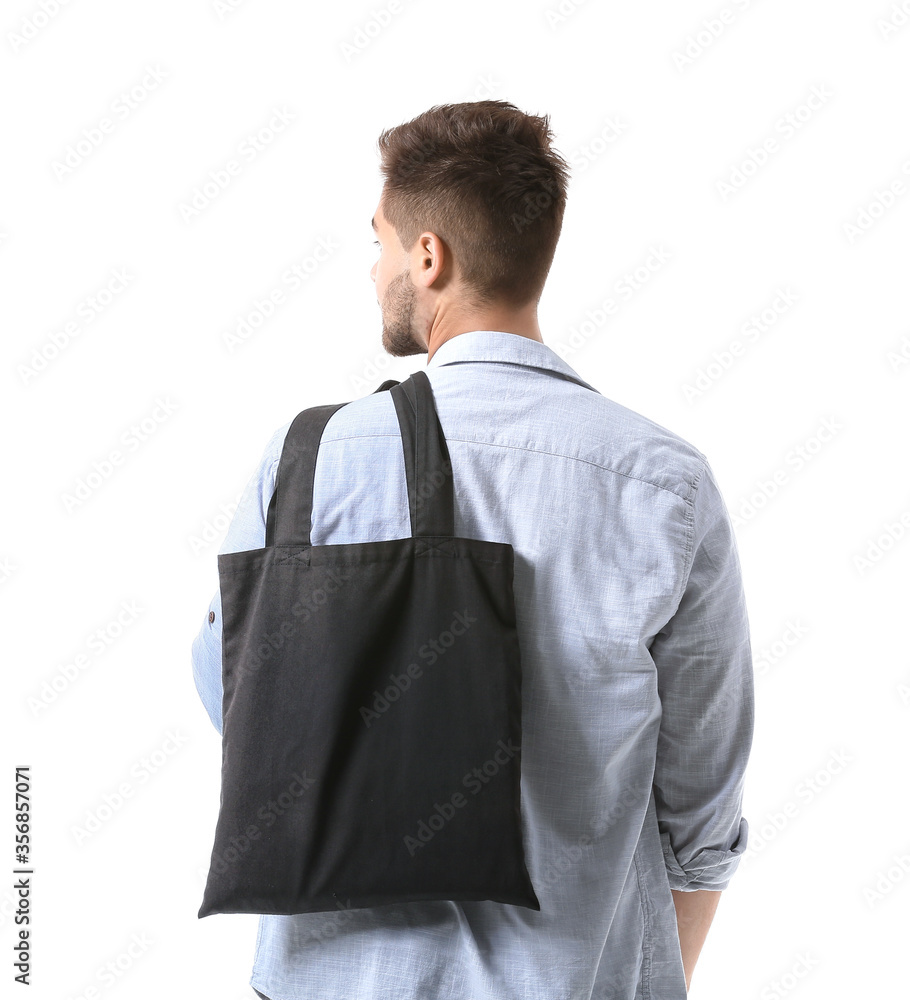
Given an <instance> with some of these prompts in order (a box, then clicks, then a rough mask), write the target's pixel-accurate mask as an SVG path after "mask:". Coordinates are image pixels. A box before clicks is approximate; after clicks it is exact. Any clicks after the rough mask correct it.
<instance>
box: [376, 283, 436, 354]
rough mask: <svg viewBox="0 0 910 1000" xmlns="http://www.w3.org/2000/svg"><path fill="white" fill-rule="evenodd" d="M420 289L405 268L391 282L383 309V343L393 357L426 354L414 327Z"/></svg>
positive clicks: (424, 346) (425, 349)
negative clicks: (413, 282) (415, 308)
mask: <svg viewBox="0 0 910 1000" xmlns="http://www.w3.org/2000/svg"><path fill="white" fill-rule="evenodd" d="M415 300H416V289H415V288H414V286H413V285H412V284H411V281H410V275H409V272H408V271H402V273H401V274H398V275H396V276H395V277H394V278H393V279H392V280H391V281H390V282H389V287H388V289H387V290H386V294H385V301H384V302H383V303H382V304H381V309H382V346H383V347H384V348H385V351H386V353H387V354H391V355H392V357H393V358H406V357H409V356H410V355H412V354H426V353H427V348H426V345H424V344H422V343H421V342H420V341H419V340H418V338H417V334H416V332H415V330H414V303H415Z"/></svg>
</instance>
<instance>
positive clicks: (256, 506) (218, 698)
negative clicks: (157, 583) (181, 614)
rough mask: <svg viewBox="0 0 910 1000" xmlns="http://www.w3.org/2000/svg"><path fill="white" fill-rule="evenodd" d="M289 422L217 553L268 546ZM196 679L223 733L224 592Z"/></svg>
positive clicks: (196, 653) (199, 642)
mask: <svg viewBox="0 0 910 1000" xmlns="http://www.w3.org/2000/svg"><path fill="white" fill-rule="evenodd" d="M290 426H291V422H290V421H288V423H286V424H285V425H284V426H283V427H281V428H279V429H278V430H277V431H276V432H275V433H274V434H273V435H272V438H271V440H270V441H269V443H268V445H267V446H266V449H265V452H264V454H263V456H262V459H261V461H260V462H259V466H258V468H257V469H256V471H255V472H254V473H253V475H252V476H251V477H250V479H249V481H248V482H247V484H246V488H245V489H244V491H243V494H242V496H241V498H240V502H239V503H238V504H237V510H235V511H234V516H233V518H232V519H231V525H230V527H229V528H228V532H227V535H226V536H225V539H224V541H223V542H222V544H221V548H220V549H219V550H218V551H219V554H220V553H222V552H245V551H247V550H248V549H261V548H262V547H263V546H264V545H265V524H266V517H267V516H268V509H269V502H270V500H271V499H272V493H273V492H274V490H275V479H276V476H277V472H278V462H279V461H280V459H281V448H282V445H283V444H284V439H285V437H286V436H287V432H288V430H289V429H290ZM192 663H193V680H194V682H195V684H196V691H197V692H198V694H199V698H200V699H201V701H202V704H203V705H204V707H205V710H206V712H207V713H208V716H209V718H210V719H211V720H212V725H213V726H214V727H215V728H216V729H217V730H218V732H219V733H221V732H222V726H223V720H222V714H221V709H222V699H223V696H224V687H223V683H222V673H221V593H220V590H218V591H216V592H215V596H214V597H213V598H212V601H211V603H210V604H209V608H208V611H207V612H206V615H205V620H204V621H203V624H202V628H201V629H200V630H199V633H198V635H197V636H196V638H195V640H194V641H193V646H192Z"/></svg>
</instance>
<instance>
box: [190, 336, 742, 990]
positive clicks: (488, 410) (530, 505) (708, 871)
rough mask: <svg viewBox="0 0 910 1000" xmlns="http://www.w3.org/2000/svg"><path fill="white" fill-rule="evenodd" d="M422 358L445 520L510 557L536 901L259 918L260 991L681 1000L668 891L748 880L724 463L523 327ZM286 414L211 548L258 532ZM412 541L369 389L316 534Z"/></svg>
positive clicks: (396, 458) (390, 429) (392, 444)
mask: <svg viewBox="0 0 910 1000" xmlns="http://www.w3.org/2000/svg"><path fill="white" fill-rule="evenodd" d="M426 372H427V375H428V377H429V379H430V383H431V386H432V389H433V394H434V399H435V402H436V408H437V412H438V413H439V419H440V422H441V424H442V428H443V431H444V433H445V436H446V442H447V445H448V449H449V455H450V458H451V462H452V474H453V480H454V486H455V533H456V534H457V535H460V536H464V537H470V538H482V539H489V540H492V541H501V542H509V543H510V544H511V545H512V546H513V548H514V550H515V579H514V589H515V603H516V610H517V616H518V635H519V642H520V646H521V657H522V670H523V683H522V713H523V714H522V728H523V737H522V747H521V754H522V765H521V766H522V816H523V822H524V827H525V832H526V840H525V852H526V859H527V865H528V871H529V873H530V876H531V881H532V883H533V885H534V888H535V891H536V892H537V895H538V898H539V900H540V904H541V910H540V912H536V911H532V910H529V909H525V908H522V907H514V906H508V905H506V904H499V903H492V902H464V903H456V902H445V901H439V902H428V903H409V904H403V905H392V906H383V907H373V908H370V909H361V910H353V909H352V910H344V909H339V912H338V913H337V914H330V913H313V914H301V915H296V916H275V915H266V916H263V917H261V918H260V931H259V938H258V941H257V950H256V960H255V967H254V971H253V976H252V979H251V984H252V985H253V986H254V987H255V988H256V989H257V990H259V991H261V992H262V993H264V994H265V995H266V996H268V997H270V998H273V1000H288V998H291V997H312V996H319V997H324V998H327V1000H328V998H331V997H370V998H373V1000H384V998H388V1000H392V998H394V1000H410V998H414V1000H417V998H420V1000H430V998H432V1000H436V998H438V1000H448V998H451V1000H513V998H514V1000H581V998H585V1000H587V998H608V997H609V998H610V1000H634V998H638V997H651V998H652V1000H683V998H685V996H686V988H685V980H684V974H683V965H682V961H681V957H680V953H679V944H678V940H677V937H676V923H675V911H674V907H673V901H672V896H671V893H670V889H671V887H672V888H683V887H686V888H690V889H693V888H706V889H721V888H724V887H725V886H726V884H727V882H728V881H729V879H730V878H731V877H732V875H733V872H734V871H735V868H736V865H737V863H738V860H739V857H740V856H741V854H742V852H743V850H744V848H745V846H746V835H747V824H746V822H745V820H743V819H742V817H741V812H740V807H741V793H742V779H743V773H744V770H745V766H746V762H747V758H748V754H749V749H750V745H751V738H752V721H753V697H752V665H751V654H750V647H749V638H748V623H747V617H746V610H745V604H744V599H743V594H742V588H741V581H740V574H739V563H738V559H737V556H736V549H735V544H734V542H733V536H732V529H731V527H730V523H729V518H728V516H727V512H726V508H725V507H724V504H723V501H722V499H721V498H720V495H719V493H718V490H717V486H716V483H715V481H714V479H713V476H712V474H711V470H710V467H709V466H708V465H707V463H706V460H705V457H704V456H703V455H702V454H701V453H700V452H699V451H698V450H697V449H695V448H694V447H692V446H691V445H690V444H688V443H687V442H685V441H683V440H682V439H681V438H679V437H678V436H676V435H674V434H673V433H671V432H669V431H667V430H666V429H664V428H662V427H660V426H659V425H657V424H654V423H653V422H651V421H649V420H647V419H645V418H644V417H641V416H639V415H637V414H635V413H633V412H632V411H629V410H627V409H625V408H624V407H622V406H619V405H618V404H616V403H614V402H612V401H610V400H609V399H607V398H605V397H604V396H602V395H601V394H600V393H598V392H596V391H594V390H593V389H592V388H590V387H587V386H586V385H585V384H579V381H580V379H579V376H578V375H577V374H576V373H575V372H574V371H573V370H572V369H571V368H570V367H569V366H568V365H567V364H566V363H565V362H563V361H562V360H561V359H560V358H559V357H558V356H557V355H556V354H555V353H554V352H553V351H552V350H551V349H550V348H549V347H547V346H546V345H544V344H541V343H540V342H537V341H533V340H530V339H528V338H526V337H520V336H517V335H514V334H509V333H504V332H497V331H481V330H478V331H472V332H470V333H463V334H460V335H458V336H456V337H454V338H452V339H451V340H449V341H447V342H445V343H444V344H442V345H441V346H440V347H439V348H438V349H437V350H436V353H435V354H434V355H433V357H432V358H431V360H430V362H429V364H428V366H427V368H426ZM576 379H578V380H579V381H576ZM314 402H315V401H314ZM319 402H322V401H319ZM286 430H287V425H286V426H285V427H284V428H282V429H281V430H280V431H279V432H278V433H276V435H275V436H274V437H273V438H272V441H271V442H270V445H269V449H267V452H266V456H265V457H264V459H263V466H262V468H261V469H260V474H259V475H257V476H255V477H254V479H253V480H252V481H251V483H250V486H249V487H248V490H247V493H246V495H245V496H244V499H243V501H242V502H241V506H240V508H239V509H238V513H237V515H236V516H235V520H234V523H233V524H232V527H231V531H230V532H229V534H228V537H227V539H226V541H225V544H224V546H223V547H222V551H237V550H241V549H246V548H258V547H261V546H262V545H263V544H264V536H265V532H264V515H265V508H266V507H267V505H268V501H269V498H270V496H271V492H272V489H273V485H274V476H275V471H276V466H277V461H278V457H279V455H280V449H281V442H282V441H283V436H284V433H285V432H286ZM409 534H410V523H409V513H408V504H407V493H406V488H405V475H404V459H403V453H402V446H401V438H400V436H399V432H398V422H397V419H396V416H395V411H394V405H393V401H392V399H391V398H390V397H389V395H388V393H376V394H375V395H370V396H367V397H364V398H363V399H359V400H356V401H354V402H353V403H351V404H350V405H348V406H344V407H342V408H341V409H340V410H339V411H338V412H337V413H335V414H334V415H333V417H332V418H331V420H330V421H329V423H328V425H327V426H326V429H325V432H324V434H323V439H322V444H321V446H320V450H319V454H318V459H317V466H316V480H315V486H314V505H313V530H312V543H313V544H314V545H325V544H333V543H351V542H359V541H367V540H379V539H384V538H398V537H402V536H405V535H409ZM212 610H213V611H214V612H215V615H216V617H215V622H214V623H212V624H210V623H208V622H207V623H206V625H204V626H203V630H202V633H201V634H200V636H199V639H198V640H197V642H196V644H195V645H194V671H195V674H196V680H197V686H198V687H199V690H200V694H201V695H202V698H203V701H204V702H205V704H206V707H207V709H208V710H209V713H210V715H211V717H212V720H213V722H214V723H215V725H216V726H217V727H218V728H219V729H220V724H221V721H220V617H221V616H220V607H219V605H218V601H217V597H216V599H215V601H214V602H213V604H212ZM426 669H432V667H427V668H426ZM490 780H495V775H494V776H492V777H491V778H490ZM652 785H653V792H652ZM658 820H659V821H660V823H658ZM437 835H438V836H444V835H445V831H444V829H443V830H442V831H440V832H439V833H438V834H437Z"/></svg>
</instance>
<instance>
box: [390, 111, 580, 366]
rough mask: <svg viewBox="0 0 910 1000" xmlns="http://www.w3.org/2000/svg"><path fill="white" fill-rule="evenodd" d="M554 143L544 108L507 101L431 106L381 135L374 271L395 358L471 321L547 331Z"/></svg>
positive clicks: (555, 213)
mask: <svg viewBox="0 0 910 1000" xmlns="http://www.w3.org/2000/svg"><path fill="white" fill-rule="evenodd" d="M551 141H552V133H551V131H550V128H549V118H548V116H544V117H535V116H533V115H526V114H524V113H523V112H521V111H519V110H518V108H516V107H515V106H514V105H513V104H509V103H507V102H505V101H475V102H472V103H467V104H445V105H436V106H435V107H432V108H430V110H429V111H426V112H424V113H423V114H422V115H419V116H418V117H417V118H415V119H413V120H412V121H410V122H406V123H405V124H403V125H399V126H397V127H395V128H392V129H387V130H386V131H384V132H383V133H382V134H381V135H380V137H379V141H378V146H379V150H380V154H381V170H382V174H383V177H384V185H383V189H382V195H381V197H380V202H379V205H378V206H377V209H376V214H375V215H374V217H373V226H374V228H375V230H376V233H377V237H378V242H379V244H380V255H379V260H378V261H377V262H376V264H375V265H374V266H373V269H372V270H371V272H370V275H371V277H372V278H373V280H374V281H375V283H376V295H377V298H378V300H379V303H380V306H381V308H382V312H383V336H382V342H383V346H384V347H385V349H386V351H388V353H389V354H392V355H394V356H396V357H405V356H407V355H411V354H424V353H428V351H430V352H432V351H435V349H436V348H437V347H438V346H439V345H440V344H441V343H443V342H444V341H445V340H448V339H450V338H451V337H452V336H456V335H457V334H458V333H463V332H465V331H466V330H470V329H498V330H501V329H505V330H507V331H508V332H516V333H521V334H523V335H525V336H531V337H533V338H534V339H540V336H539V330H537V323H536V309H537V302H538V300H539V299H540V295H541V292H542V291H543V286H544V282H545V281H546V278H547V274H548V273H549V270H550V265H551V264H552V262H553V255H554V253H555V250H556V243H557V241H558V239H559V234H560V231H561V229H562V219H563V214H564V212H565V203H566V188H567V184H568V165H567V164H566V162H565V160H563V158H562V157H561V156H560V155H559V154H558V153H556V152H555V151H554V150H553V149H551V146H550V143H551Z"/></svg>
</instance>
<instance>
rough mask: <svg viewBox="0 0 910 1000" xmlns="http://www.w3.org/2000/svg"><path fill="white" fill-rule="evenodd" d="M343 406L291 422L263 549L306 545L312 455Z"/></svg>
mask: <svg viewBox="0 0 910 1000" xmlns="http://www.w3.org/2000/svg"><path fill="white" fill-rule="evenodd" d="M398 384H399V383H398V382H397V381H396V380H395V379H388V380H387V381H385V382H383V383H382V385H380V386H379V387H378V388H376V389H374V390H373V393H374V394H375V393H377V392H384V391H385V390H387V389H391V388H392V386H395V385H398ZM348 402H350V400H348ZM347 405H348V404H347V403H329V404H327V405H325V406H311V407H310V408H309V409H307V410H303V411H302V412H300V413H298V414H297V416H296V417H295V418H294V419H293V420H292V421H291V426H290V427H289V428H288V432H287V434H286V435H285V439H284V445H283V446H282V449H281V459H280V460H279V462H278V475H277V477H276V479H275V489H274V490H273V492H272V499H271V500H270V501H269V509H268V513H267V515H266V521H265V544H266V548H270V547H271V546H273V545H309V544H310V528H311V526H312V511H313V483H314V481H315V478H316V452H317V451H318V450H319V442H320V441H321V440H322V432H323V431H324V430H325V425H326V424H327V423H328V422H329V419H330V417H331V416H332V414H333V413H334V412H335V411H336V410H340V409H341V407H342V406H347ZM279 528H280V529H281V530H279Z"/></svg>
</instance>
